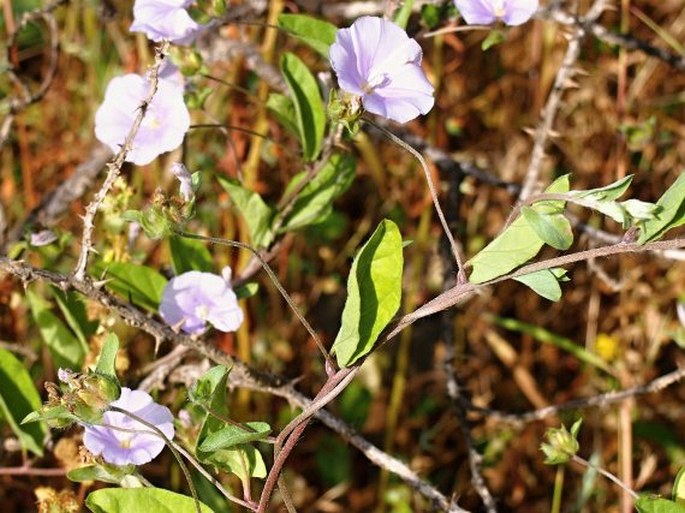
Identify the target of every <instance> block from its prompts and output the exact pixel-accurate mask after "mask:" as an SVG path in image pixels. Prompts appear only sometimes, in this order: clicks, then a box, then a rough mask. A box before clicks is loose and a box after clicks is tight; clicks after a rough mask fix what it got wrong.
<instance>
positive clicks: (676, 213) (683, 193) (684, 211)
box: [637, 173, 685, 244]
mask: <svg viewBox="0 0 685 513" xmlns="http://www.w3.org/2000/svg"><path fill="white" fill-rule="evenodd" d="M656 204H657V206H659V207H660V210H659V212H658V214H657V216H656V217H655V218H654V219H650V220H649V221H646V222H645V223H644V224H643V225H642V229H641V231H640V238H639V239H638V241H637V242H638V244H645V243H646V242H649V241H650V240H657V239H660V238H661V237H662V236H663V235H664V234H665V233H666V232H667V231H668V230H671V229H672V228H676V227H677V226H680V225H682V224H683V223H685V173H681V174H680V176H679V177H678V178H677V179H676V181H675V182H673V184H672V185H671V186H670V187H669V188H668V189H667V190H666V192H664V194H663V195H662V196H661V198H659V201H657V202H656Z"/></svg>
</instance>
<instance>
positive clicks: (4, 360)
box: [0, 349, 48, 456]
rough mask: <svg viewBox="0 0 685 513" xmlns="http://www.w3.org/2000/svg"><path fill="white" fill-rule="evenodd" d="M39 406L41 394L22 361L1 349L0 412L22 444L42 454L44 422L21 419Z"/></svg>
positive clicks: (45, 429)
mask: <svg viewBox="0 0 685 513" xmlns="http://www.w3.org/2000/svg"><path fill="white" fill-rule="evenodd" d="M40 407H41V401H40V395H39V394H38V390H36V386H35V385H34V384H33V380H31V376H30V375H29V373H28V371H27V370H26V368H25V367H24V365H23V364H22V363H21V362H20V361H19V360H17V358H16V357H15V356H14V355H13V354H12V353H10V352H9V351H6V350H5V349H0V412H1V413H2V417H3V418H4V420H6V421H7V422H8V423H9V425H10V427H11V428H12V431H13V432H14V434H15V435H17V438H19V441H20V442H21V444H22V446H23V447H24V448H25V449H27V450H29V451H31V452H32V453H34V454H37V455H38V456H42V455H43V440H44V439H45V436H46V435H47V431H48V429H47V426H46V424H45V423H44V422H35V423H31V424H29V425H24V424H22V423H21V422H22V419H24V418H25V417H26V416H27V415H29V414H31V413H33V412H35V410H38V409H40Z"/></svg>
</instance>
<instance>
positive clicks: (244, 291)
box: [233, 281, 259, 299]
mask: <svg viewBox="0 0 685 513" xmlns="http://www.w3.org/2000/svg"><path fill="white" fill-rule="evenodd" d="M258 290H259V283H257V282H256V281H251V282H249V283H246V284H245V285H241V286H240V287H236V288H235V289H233V292H235V295H236V297H237V298H238V299H247V298H248V297H252V296H254V295H255V294H256V293H257V291H258Z"/></svg>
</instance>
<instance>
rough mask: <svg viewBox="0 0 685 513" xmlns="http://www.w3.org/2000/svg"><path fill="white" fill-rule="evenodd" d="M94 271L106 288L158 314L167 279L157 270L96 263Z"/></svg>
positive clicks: (113, 263) (140, 266) (132, 265)
mask: <svg viewBox="0 0 685 513" xmlns="http://www.w3.org/2000/svg"><path fill="white" fill-rule="evenodd" d="M92 268H93V271H94V272H95V275H96V276H97V277H98V279H105V280H107V282H106V283H105V286H106V287H107V288H108V289H110V290H112V291H113V292H116V293H117V294H119V295H121V296H123V297H124V298H125V299H126V300H128V301H130V302H132V303H133V304H135V305H139V306H142V307H144V308H147V309H148V310H151V311H153V312H156V311H157V309H158V308H159V304H160V303H161V302H162V292H163V291H164V287H165V286H166V284H167V279H166V278H165V277H164V276H162V275H161V274H159V272H157V270H156V269H153V268H152V267H147V266H145V265H140V264H132V263H129V262H112V263H109V264H104V263H102V262H101V261H99V262H95V263H94V265H93V267H92Z"/></svg>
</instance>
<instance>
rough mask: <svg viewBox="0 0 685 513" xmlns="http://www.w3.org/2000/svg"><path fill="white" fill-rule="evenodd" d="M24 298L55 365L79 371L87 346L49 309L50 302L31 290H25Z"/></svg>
mask: <svg viewBox="0 0 685 513" xmlns="http://www.w3.org/2000/svg"><path fill="white" fill-rule="evenodd" d="M26 298H27V299H28V302H29V306H30V308H31V314H32V315H33V318H34V320H35V321H36V325H37V326H38V329H39V330H40V334H41V337H42V338H43V341H44V342H45V345H46V346H48V349H49V350H50V354H51V355H52V360H53V362H54V364H55V366H56V367H63V368H68V369H72V370H76V371H80V370H81V367H82V366H83V361H84V359H85V357H86V352H87V346H84V344H82V343H81V342H80V341H79V339H78V338H76V336H74V334H73V333H72V332H71V331H70V330H69V328H67V327H66V325H65V324H64V323H63V322H62V321H61V320H60V319H59V318H58V317H57V316H56V315H55V314H53V313H52V311H50V303H48V302H47V301H45V300H44V299H43V298H42V297H40V296H39V295H38V294H36V293H34V292H33V291H31V290H27V292H26Z"/></svg>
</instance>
